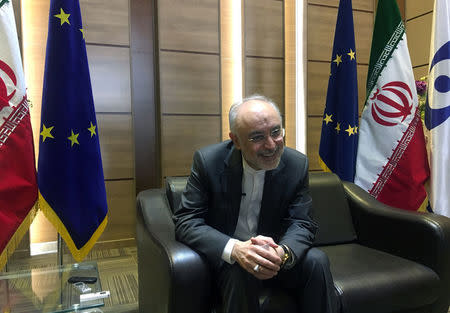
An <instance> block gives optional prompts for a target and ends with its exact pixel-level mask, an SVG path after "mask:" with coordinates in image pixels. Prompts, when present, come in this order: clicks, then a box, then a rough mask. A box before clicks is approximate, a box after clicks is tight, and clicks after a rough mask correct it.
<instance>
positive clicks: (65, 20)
mask: <svg viewBox="0 0 450 313" xmlns="http://www.w3.org/2000/svg"><path fill="white" fill-rule="evenodd" d="M60 10H61V11H60V13H59V14H56V15H54V16H55V17H57V18H59V19H60V20H61V25H63V24H64V23H67V24H69V25H70V22H69V16H70V14H67V13H66V12H64V10H63V9H62V8H61V9H60Z"/></svg>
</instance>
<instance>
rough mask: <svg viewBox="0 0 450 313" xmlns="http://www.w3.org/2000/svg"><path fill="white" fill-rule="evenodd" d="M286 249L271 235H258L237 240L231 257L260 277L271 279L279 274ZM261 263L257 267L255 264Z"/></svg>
mask: <svg viewBox="0 0 450 313" xmlns="http://www.w3.org/2000/svg"><path fill="white" fill-rule="evenodd" d="M283 254H284V250H283V248H282V247H281V246H279V245H277V244H276V243H275V242H274V241H273V239H272V238H271V237H265V236H257V237H252V238H250V239H249V240H247V241H237V242H236V243H235V245H234V247H233V250H232V252H231V257H232V258H233V259H234V260H235V261H236V262H238V263H239V265H240V266H241V267H242V268H244V269H245V270H246V271H247V272H249V273H250V274H252V275H254V276H255V277H256V278H258V279H261V280H263V279H270V278H272V277H274V276H275V275H277V274H278V271H279V270H280V265H281V257H282V256H283ZM256 265H259V266H258V267H256V270H255V266H256Z"/></svg>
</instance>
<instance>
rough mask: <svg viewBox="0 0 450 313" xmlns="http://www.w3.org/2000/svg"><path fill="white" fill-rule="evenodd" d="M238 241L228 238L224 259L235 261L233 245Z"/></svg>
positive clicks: (223, 254)
mask: <svg viewBox="0 0 450 313" xmlns="http://www.w3.org/2000/svg"><path fill="white" fill-rule="evenodd" d="M236 241H237V240H236V239H233V238H230V240H228V242H227V244H226V245H225V248H224V249H223V252H222V260H224V261H225V262H227V263H228V264H234V262H235V260H233V259H232V258H231V252H232V251H233V247H234V244H235V243H236Z"/></svg>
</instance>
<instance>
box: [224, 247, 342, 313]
mask: <svg viewBox="0 0 450 313" xmlns="http://www.w3.org/2000/svg"><path fill="white" fill-rule="evenodd" d="M216 275H217V277H215V278H216V280H215V281H216V284H217V288H218V290H219V293H220V296H221V303H220V304H221V307H220V308H219V311H220V312H223V313H259V312H260V304H259V296H260V293H261V290H262V288H264V287H276V288H281V289H282V290H284V291H285V292H286V293H289V294H290V295H292V296H293V297H294V299H295V301H296V304H297V308H298V311H297V312H299V313H336V312H338V300H337V295H336V292H335V288H334V284H333V278H332V275H331V272H330V264H329V261H328V257H327V255H326V254H325V253H324V252H322V251H321V250H319V249H317V248H311V249H309V250H308V252H307V253H306V255H305V256H304V258H303V259H302V260H299V262H297V264H296V265H295V266H294V267H293V268H291V269H288V270H281V271H280V272H279V273H278V275H277V276H275V277H274V278H271V279H268V280H264V281H261V280H259V279H257V278H256V277H254V276H253V275H252V274H250V273H248V272H247V271H246V270H244V269H243V268H242V267H241V266H240V265H239V264H237V263H234V264H232V265H230V264H228V263H225V264H224V265H223V266H222V267H221V269H220V270H219V271H217V273H216Z"/></svg>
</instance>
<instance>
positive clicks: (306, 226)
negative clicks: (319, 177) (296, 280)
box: [279, 159, 318, 262]
mask: <svg viewBox="0 0 450 313" xmlns="http://www.w3.org/2000/svg"><path fill="white" fill-rule="evenodd" d="M304 165H305V167H304V169H303V171H301V173H302V174H303V175H300V176H302V177H300V178H299V179H297V184H296V187H295V192H294V196H293V198H292V200H291V201H290V203H289V207H288V211H287V212H288V213H287V216H286V217H284V218H283V220H282V224H283V225H282V229H283V230H284V233H283V234H282V236H281V238H280V240H279V243H280V244H285V245H287V246H288V247H289V248H290V249H291V251H292V252H293V253H294V255H295V261H296V262H297V261H299V260H301V259H302V258H303V256H304V255H305V254H306V251H307V250H308V249H309V248H310V247H311V246H312V244H313V241H314V238H315V235H316V232H317V228H318V227H317V224H316V223H315V222H314V221H313V220H312V218H311V211H312V199H311V195H310V193H309V176H308V160H307V159H306V162H305V163H304Z"/></svg>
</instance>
